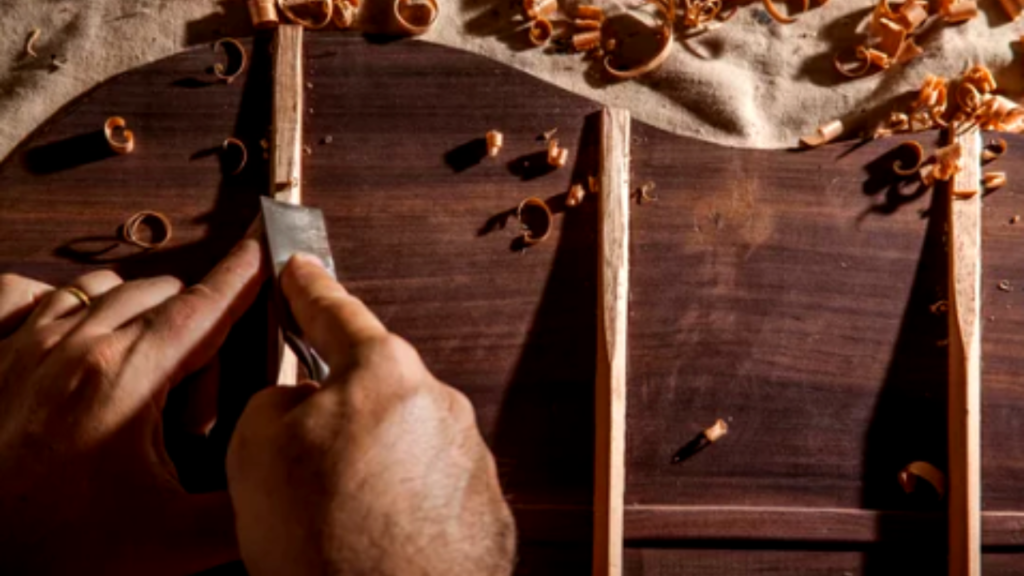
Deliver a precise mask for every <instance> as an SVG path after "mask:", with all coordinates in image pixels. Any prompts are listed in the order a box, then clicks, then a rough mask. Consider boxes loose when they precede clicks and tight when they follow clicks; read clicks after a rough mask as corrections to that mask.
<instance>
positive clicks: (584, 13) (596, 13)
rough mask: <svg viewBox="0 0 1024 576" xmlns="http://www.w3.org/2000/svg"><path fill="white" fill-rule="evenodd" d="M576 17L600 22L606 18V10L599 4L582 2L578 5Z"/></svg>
mask: <svg viewBox="0 0 1024 576" xmlns="http://www.w3.org/2000/svg"><path fill="white" fill-rule="evenodd" d="M576 19H577V20H596V21H598V22H600V21H602V20H604V10H602V9H601V8H600V7H599V6H588V5H584V4H581V5H579V6H577V7H576Z"/></svg>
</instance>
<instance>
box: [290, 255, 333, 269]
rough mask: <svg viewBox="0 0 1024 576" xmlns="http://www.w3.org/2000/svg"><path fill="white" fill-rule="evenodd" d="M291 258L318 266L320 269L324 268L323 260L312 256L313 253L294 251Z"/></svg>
mask: <svg viewBox="0 0 1024 576" xmlns="http://www.w3.org/2000/svg"><path fill="white" fill-rule="evenodd" d="M292 260H295V261H297V262H301V263H303V264H308V265H312V266H316V267H317V268H320V269H322V270H326V267H325V266H324V263H323V261H322V260H320V258H318V257H316V256H314V255H313V254H307V253H306V252H296V253H295V254H293V255H292Z"/></svg>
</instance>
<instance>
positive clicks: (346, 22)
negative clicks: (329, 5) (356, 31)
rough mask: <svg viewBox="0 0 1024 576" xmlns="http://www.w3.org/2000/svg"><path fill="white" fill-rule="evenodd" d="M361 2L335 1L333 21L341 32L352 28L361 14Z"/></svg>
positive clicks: (356, 0) (349, 0)
mask: <svg viewBox="0 0 1024 576" xmlns="http://www.w3.org/2000/svg"><path fill="white" fill-rule="evenodd" d="M359 6H360V2H359V0H334V13H333V15H332V16H331V20H333V21H334V25H335V26H337V27H338V28H339V29H341V30H345V29H347V28H351V27H352V25H353V24H355V21H356V16H357V15H358V14H359Z"/></svg>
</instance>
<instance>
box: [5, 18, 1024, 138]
mask: <svg viewBox="0 0 1024 576" xmlns="http://www.w3.org/2000/svg"><path fill="white" fill-rule="evenodd" d="M562 1H563V2H567V0H562ZM598 4H601V5H603V6H605V8H606V9H607V11H609V12H613V11H615V10H619V11H621V5H620V4H618V3H615V2H611V1H608V2H598ZM871 6H872V3H871V2H870V1H868V0H844V1H843V2H829V3H827V4H825V5H824V6H820V7H815V8H813V9H812V10H810V11H809V12H807V13H805V14H801V15H800V19H799V21H798V22H796V23H794V24H789V25H780V24H778V23H775V22H773V21H772V20H771V19H770V18H766V17H765V14H764V10H763V8H762V7H761V5H760V3H750V2H747V3H742V2H741V5H740V8H739V11H738V13H737V14H736V16H735V17H734V18H732V19H731V20H729V21H728V22H726V23H724V24H722V25H721V26H719V27H717V28H716V29H715V30H712V31H710V32H707V33H705V34H703V35H700V36H698V37H697V38H694V39H691V40H689V41H687V43H686V45H685V46H683V47H682V48H680V47H677V49H676V50H674V51H673V53H672V55H671V57H670V58H669V59H668V61H667V62H665V64H664V65H662V66H661V68H659V69H658V70H656V71H655V72H653V73H651V74H649V75H646V76H644V77H641V78H639V79H636V80H633V81H626V82H609V79H608V78H607V76H606V75H604V74H603V73H602V71H601V69H600V67H599V66H595V65H594V63H593V62H590V61H584V60H582V59H581V58H580V57H579V56H578V55H570V54H550V53H545V52H544V51H543V50H541V49H529V45H528V42H529V41H528V38H527V37H526V36H525V34H526V30H525V28H524V24H525V23H517V22H516V21H514V18H516V17H517V15H518V10H517V9H516V8H515V6H514V4H513V3H511V2H510V1H509V0H449V1H446V2H444V3H443V4H441V10H440V15H439V16H438V19H437V22H436V23H435V25H434V26H433V27H432V28H431V30H430V31H429V32H428V33H427V34H425V35H424V36H423V37H422V38H423V39H424V40H427V41H430V42H435V43H438V44H443V45H447V46H452V47H455V48H461V49H463V50H467V51H470V52H475V53H478V54H482V55H485V56H488V57H491V58H493V59H495V60H498V61H501V62H504V63H506V64H508V65H510V66H513V67H515V68H518V69H520V70H523V71H525V72H528V73H530V74H533V75H535V76H538V77H540V78H542V79H544V80H547V81H549V82H551V83H553V84H556V85H558V86H561V87H563V88H565V89H568V90H570V91H572V92H575V93H578V94H581V95H583V96H586V97H589V98H591V99H593V100H596V101H598V102H602V103H606V104H612V105H617V106H624V107H627V108H629V109H630V110H631V111H632V112H633V115H634V117H635V118H637V119H639V120H642V121H644V122H647V123H650V124H653V125H655V126H658V127H661V128H663V129H666V130H670V131H672V132H675V133H678V134H683V135H688V136H694V137H698V138H702V139H705V140H710V141H713V142H718V143H721V144H726V145H732V146H743V147H753V148H780V147H791V146H794V145H796V142H797V139H798V138H799V137H800V136H801V135H803V134H809V133H811V132H813V130H814V129H815V128H816V127H817V126H818V125H820V124H821V123H822V122H824V121H827V120H830V119H837V118H838V119H841V120H842V121H843V123H844V125H845V126H847V127H849V128H850V130H851V131H855V130H856V127H857V126H858V124H862V123H866V122H867V121H868V120H869V119H873V120H877V119H878V118H882V117H884V116H885V115H887V114H888V113H889V112H890V111H891V106H892V100H893V99H894V98H895V97H897V96H899V95H902V94H905V93H907V92H909V91H912V90H916V89H917V88H918V87H919V86H920V84H921V81H922V80H923V78H924V76H925V75H926V74H928V73H932V74H939V75H943V76H947V77H955V76H958V75H959V74H960V73H962V72H963V71H964V69H966V68H967V67H968V65H970V64H976V63H983V64H986V65H987V66H989V67H990V68H991V69H992V70H994V71H995V72H996V80H997V81H998V82H999V85H1000V87H1001V89H1003V90H1004V91H1005V92H1006V93H1007V94H1008V95H1010V96H1011V97H1013V98H1015V99H1016V97H1018V96H1019V95H1020V92H1021V89H1022V87H1024V81H1022V76H1024V74H1022V70H1024V63H1022V62H1020V46H1019V44H1017V40H1018V34H1019V32H1017V31H1016V27H1015V26H1014V25H1012V24H1011V23H1010V22H1008V20H1007V18H1006V16H1005V15H1004V14H1003V13H1002V8H1001V7H1000V6H999V5H998V3H996V2H986V3H983V4H982V15H981V16H980V17H979V18H976V19H974V20H972V21H970V22H967V23H966V24H964V25H962V26H955V27H950V26H943V27H939V28H938V29H937V30H936V32H935V33H934V34H932V35H930V36H929V37H927V38H924V39H923V40H922V42H921V44H922V46H923V48H924V55H923V56H921V57H920V58H917V59H915V60H914V61H913V62H911V63H909V64H907V65H905V66H894V67H893V68H892V69H890V70H888V71H885V72H883V73H878V74H873V75H870V76H868V77H865V78H860V79H857V80H852V81H851V80H847V79H843V78H841V77H840V76H838V73H836V71H835V70H834V69H833V68H832V57H833V55H834V54H835V53H836V52H837V51H838V50H840V49H846V48H849V47H851V46H853V45H855V44H856V41H857V39H858V37H859V36H858V29H859V28H858V27H859V26H863V25H864V21H865V20H866V17H867V15H868V13H869V12H870V9H871ZM563 8H569V6H568V5H567V4H566V5H564V6H563ZM363 12H364V15H366V14H368V13H374V11H373V10H364V11H363ZM356 26H357V27H361V28H362V29H364V30H367V29H368V28H369V27H367V26H366V24H365V22H364V23H362V24H360V23H356ZM37 27H38V28H39V29H40V30H41V31H42V34H41V37H40V39H39V41H38V42H37V43H36V45H35V50H36V51H37V52H38V53H39V55H40V57H39V58H31V59H26V58H25V57H24V42H25V38H26V35H27V34H29V33H30V32H31V30H32V29H33V28H37ZM250 34H251V24H250V23H249V17H248V14H247V12H246V7H245V2H244V1H243V0H219V1H213V0H93V1H90V2H80V1H76V0H55V1H47V2H39V1H37V0H9V1H7V2H5V3H4V16H3V18H0V67H2V69H3V70H4V71H5V72H4V73H3V74H2V76H0V157H6V155H7V154H8V153H9V152H10V150H11V149H12V148H13V147H14V146H16V145H17V144H18V142H20V141H21V140H22V139H23V138H24V137H26V136H27V135H28V134H29V133H30V132H31V131H32V130H34V129H35V128H36V127H37V126H39V124H41V123H42V122H43V121H45V120H46V119H47V118H48V117H50V116H51V115H52V114H53V113H54V112H56V111H57V110H58V109H59V108H60V107H61V106H63V105H64V104H66V103H68V102H69V101H71V100H72V99H74V98H75V97H77V96H78V95H80V94H81V93H83V92H85V91H86V90H88V89H90V88H91V87H93V86H94V85H96V84H97V83H99V82H102V81H104V80H106V79H108V78H110V77H112V76H114V75H116V74H119V73H121V72H124V71H126V70H129V69H131V68H134V67H137V66H140V65H143V64H146V63H148V62H152V61H154V60H157V59H159V58H163V57H165V56H168V55H170V54H173V53H175V52H178V51H180V50H182V49H185V48H187V47H190V46H199V45H203V44H212V43H213V42H214V41H216V40H217V39H219V38H222V37H224V36H235V37H245V36H248V35H250ZM524 42H526V43H527V44H524ZM57 62H59V63H60V65H59V66H58V65H55V63H57Z"/></svg>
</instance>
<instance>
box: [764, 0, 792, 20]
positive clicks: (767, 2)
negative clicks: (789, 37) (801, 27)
mask: <svg viewBox="0 0 1024 576" xmlns="http://www.w3.org/2000/svg"><path fill="white" fill-rule="evenodd" d="M763 2H764V11H765V12H767V13H768V15H769V16H771V17H772V19H774V20H775V21H776V22H779V23H781V24H792V23H793V22H796V18H793V17H791V16H786V15H784V14H783V13H782V12H779V9H778V8H777V7H776V6H775V2H773V1H772V0H763Z"/></svg>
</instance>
